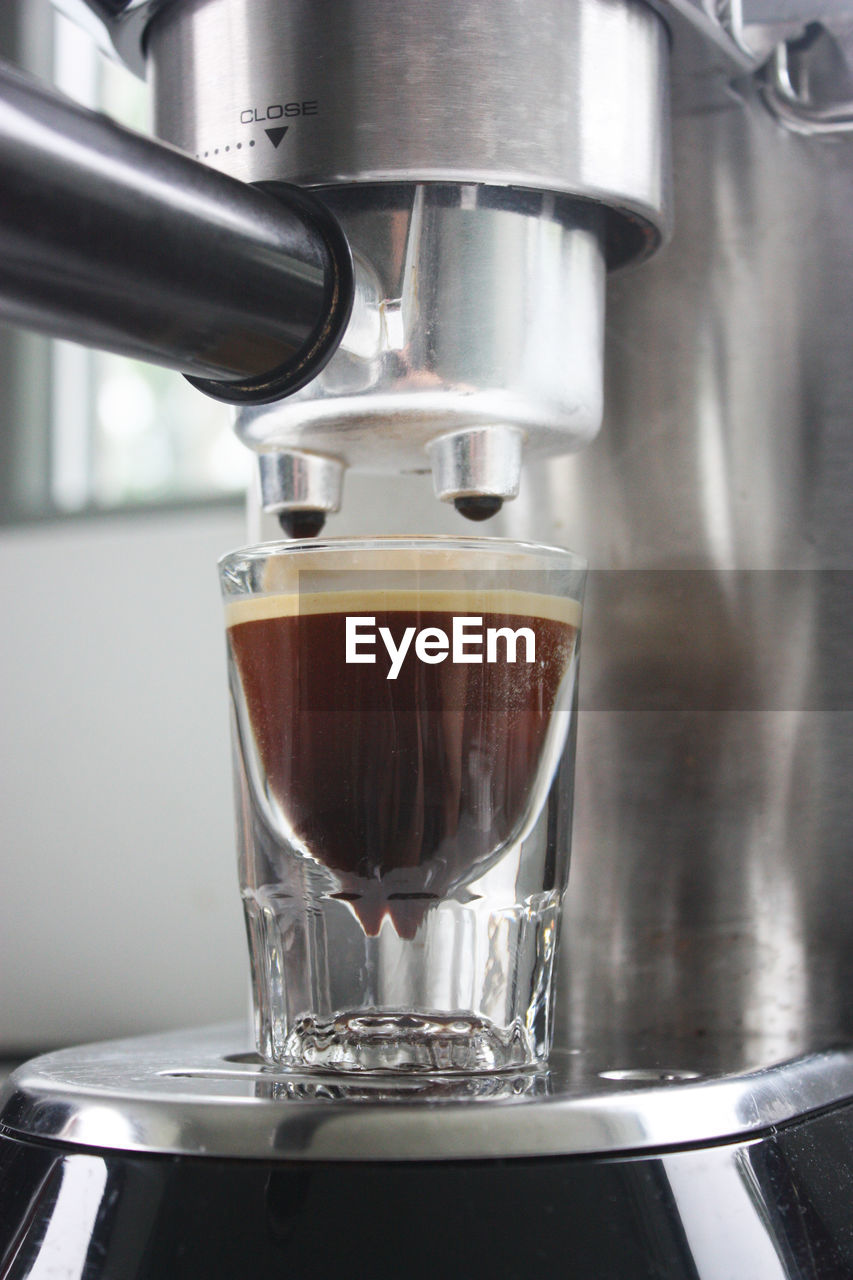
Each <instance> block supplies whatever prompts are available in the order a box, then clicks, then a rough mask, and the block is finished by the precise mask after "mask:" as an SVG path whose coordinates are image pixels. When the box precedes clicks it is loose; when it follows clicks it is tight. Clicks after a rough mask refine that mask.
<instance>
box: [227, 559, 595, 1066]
mask: <svg viewBox="0 0 853 1280" xmlns="http://www.w3.org/2000/svg"><path fill="white" fill-rule="evenodd" d="M220 575H221V584H222V591H223V596H224V600H225V614H226V618H225V621H226V629H227V641H228V663H229V679H230V688H231V699H232V709H233V721H232V723H233V741H234V769H235V780H236V792H237V812H238V843H239V863H240V884H241V890H242V895H243V904H244V908H245V915H246V923H247V931H248V937H249V950H250V953H251V965H252V989H253V995H254V1005H255V1018H256V1035H257V1045H258V1051H259V1052H260V1054H261V1055H262V1056H263V1057H264V1058H265V1059H266V1060H267V1061H269V1062H270V1063H273V1064H277V1065H279V1066H280V1067H282V1068H291V1069H294V1070H297V1071H300V1072H304V1071H321V1072H327V1071H350V1072H365V1071H367V1072H371V1071H373V1072H385V1071H431V1072H442V1073H444V1072H481V1071H500V1070H507V1069H513V1070H514V1069H517V1068H519V1067H527V1066H531V1067H532V1066H536V1065H539V1064H541V1063H542V1062H543V1061H544V1059H545V1058H546V1057H547V1053H548V1050H549V1047H550V1040H551V1023H552V1018H551V988H552V974H553V971H554V956H555V947H556V943H557V936H558V931H559V917H560V910H561V903H562V897H563V893H564V890H565V886H566V880H567V875H568V867H569V852H570V842H571V813H572V790H573V770H574V742H575V707H576V694H575V690H576V677H577V662H578V638H579V631H580V621H581V597H582V590H583V584H584V577H585V570H584V564H583V561H581V560H580V559H579V558H578V557H577V556H575V555H573V554H571V553H570V552H567V551H562V550H559V549H556V548H551V547H540V546H534V545H527V544H522V543H512V542H507V541H503V540H501V539H492V538H458V539H451V538H426V537H423V538H390V537H388V538H364V539H337V540H327V541H313V540H312V541H310V542H308V541H305V542H286V543H271V544H266V545H263V546H258V547H251V548H248V549H245V550H241V551H237V552H234V553H233V554H231V555H228V556H226V557H225V558H224V559H223V560H222V561H221V562H220Z"/></svg>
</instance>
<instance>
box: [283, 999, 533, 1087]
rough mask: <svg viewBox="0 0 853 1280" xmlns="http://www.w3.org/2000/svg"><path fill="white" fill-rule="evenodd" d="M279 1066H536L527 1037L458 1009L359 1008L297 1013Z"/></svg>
mask: <svg viewBox="0 0 853 1280" xmlns="http://www.w3.org/2000/svg"><path fill="white" fill-rule="evenodd" d="M278 1062H279V1065H281V1066H284V1067H289V1068H292V1069H297V1070H300V1071H323V1072H327V1071H375V1072H380V1071H382V1072H384V1071H407V1072H411V1071H432V1072H441V1073H442V1074H444V1073H447V1072H455V1071H459V1072H470V1071H506V1070H508V1069H515V1070H517V1069H518V1068H519V1067H533V1066H536V1065H537V1058H536V1055H535V1051H534V1048H533V1045H532V1043H531V1040H530V1036H529V1035H528V1034H527V1032H526V1030H525V1029H524V1027H522V1026H520V1025H518V1024H516V1025H513V1026H510V1027H507V1028H499V1027H496V1026H494V1025H493V1024H492V1023H491V1022H489V1021H488V1020H487V1019H485V1018H476V1017H470V1016H465V1015H462V1014H449V1015H441V1014H431V1015H424V1014H417V1013H405V1012H397V1013H387V1012H383V1013H379V1012H374V1011H371V1010H369V1009H368V1010H360V1011H358V1012H355V1013H342V1014H339V1015H338V1017H336V1018H335V1019H334V1020H332V1021H330V1022H320V1021H319V1020H318V1019H316V1018H313V1017H303V1018H300V1019H299V1020H298V1021H297V1022H296V1024H295V1026H294V1027H293V1029H292V1030H291V1032H290V1035H289V1036H288V1037H287V1040H286V1042H285V1044H284V1046H283V1051H282V1053H281V1056H280V1057H279V1058H278Z"/></svg>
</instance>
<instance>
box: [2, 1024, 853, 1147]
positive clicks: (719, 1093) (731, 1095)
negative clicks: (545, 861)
mask: <svg viewBox="0 0 853 1280" xmlns="http://www.w3.org/2000/svg"><path fill="white" fill-rule="evenodd" d="M245 1039H246V1031H245V1029H244V1028H242V1027H240V1026H236V1027H219V1028H211V1029H210V1030H207V1031H194V1032H181V1033H177V1034H176V1033H172V1034H169V1035H162V1036H146V1037H142V1038H140V1039H138V1040H124V1041H115V1042H114V1043H111V1044H103V1045H93V1046H88V1047H85V1048H81V1049H68V1050H62V1051H61V1052H59V1053H52V1054H48V1055H47V1056H45V1057H43V1058H37V1059H35V1060H34V1061H33V1062H30V1063H28V1064H27V1065H26V1066H24V1067H21V1068H20V1069H19V1070H18V1071H17V1072H16V1073H15V1074H14V1075H13V1076H12V1077H11V1079H10V1080H9V1082H8V1083H7V1085H6V1089H5V1092H4V1094H3V1099H4V1101H3V1105H2V1110H1V1111H0V1131H2V1132H5V1133H6V1134H8V1135H11V1136H17V1137H19V1138H27V1137H29V1138H37V1139H39V1140H40V1141H61V1142H71V1143H74V1144H76V1145H78V1146H82V1147H99V1148H100V1147H104V1148H110V1149H112V1150H121V1151H137V1152H141V1151H159V1152H174V1153H178V1154H185V1155H206V1156H209V1157H213V1156H222V1157H243V1158H254V1159H259V1158H267V1159H269V1158H275V1159H280V1160H292V1159H299V1160H402V1161H410V1160H436V1159H441V1160H455V1159H466V1160H469V1159H483V1158H492V1157H511V1156H545V1155H578V1154H603V1153H607V1154H614V1153H617V1152H620V1151H641V1150H652V1149H654V1148H656V1147H669V1146H681V1145H687V1144H696V1143H708V1142H719V1141H721V1140H722V1139H732V1140H733V1139H736V1138H742V1137H744V1136H747V1135H750V1134H757V1133H761V1132H762V1131H764V1130H766V1129H768V1128H771V1127H772V1126H775V1125H779V1124H782V1123H785V1122H787V1121H790V1120H792V1119H794V1118H797V1117H800V1116H804V1115H806V1114H808V1113H810V1112H812V1111H818V1110H822V1109H824V1108H826V1107H830V1106H832V1105H833V1104H835V1103H838V1102H840V1101H841V1100H843V1099H845V1098H850V1097H853V1053H851V1052H850V1051H847V1050H843V1049H837V1050H833V1051H829V1052H823V1053H818V1054H813V1055H810V1056H807V1057H804V1058H800V1059H799V1060H796V1061H791V1062H783V1063H780V1064H778V1065H776V1066H772V1067H765V1068H763V1069H761V1070H757V1071H746V1072H743V1073H741V1074H734V1075H725V1076H721V1075H719V1074H716V1073H715V1072H713V1071H706V1070H705V1066H706V1063H703V1061H702V1058H701V1051H698V1050H697V1049H696V1047H695V1046H690V1045H685V1046H682V1052H683V1053H687V1054H691V1055H693V1056H692V1060H690V1061H685V1062H684V1065H683V1066H679V1067H673V1066H672V1061H671V1060H670V1059H669V1058H668V1059H667V1060H666V1062H665V1063H664V1065H663V1068H662V1067H661V1065H660V1064H657V1065H653V1064H650V1063H648V1062H645V1063H644V1062H642V1061H638V1060H637V1055H639V1056H641V1055H642V1048H641V1047H640V1046H635V1047H634V1054H635V1057H634V1059H633V1061H631V1060H630V1059H629V1060H628V1061H627V1062H618V1061H617V1062H613V1061H608V1060H607V1059H602V1057H601V1056H600V1055H601V1052H602V1049H601V1048H600V1047H599V1048H596V1047H594V1046H593V1047H585V1048H584V1049H582V1050H576V1051H574V1052H568V1053H556V1054H555V1055H554V1058H553V1060H552V1062H551V1064H550V1067H549V1070H548V1072H547V1073H535V1072H533V1073H527V1072H518V1073H514V1074H513V1073H502V1074H499V1075H496V1076H489V1075H484V1076H482V1077H470V1076H468V1077H462V1078H461V1079H456V1080H454V1079H450V1078H442V1077H440V1076H437V1077H434V1078H430V1079H428V1080H411V1079H402V1080H401V1079H399V1078H396V1077H390V1078H388V1077H385V1078H383V1077H382V1076H381V1074H380V1075H377V1076H376V1077H375V1078H374V1079H372V1080H370V1079H368V1080H366V1081H365V1080H363V1079H362V1080H357V1081H355V1082H353V1083H351V1084H350V1083H349V1082H347V1081H346V1080H345V1079H344V1078H342V1077H341V1076H336V1077H328V1076H327V1077H323V1076H322V1075H299V1074H297V1073H292V1072H281V1071H278V1070H275V1069H273V1068H271V1067H268V1066H265V1065H264V1064H263V1063H262V1062H261V1061H260V1060H259V1059H257V1058H256V1057H255V1056H254V1055H253V1054H248V1053H242V1052H241V1051H240V1046H241V1044H244V1043H245ZM674 1052H677V1050H674ZM214 1103H215V1105H211V1104H214ZM472 1104H473V1105H472Z"/></svg>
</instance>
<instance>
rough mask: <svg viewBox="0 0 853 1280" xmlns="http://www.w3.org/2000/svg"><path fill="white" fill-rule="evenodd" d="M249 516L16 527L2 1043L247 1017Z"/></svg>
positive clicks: (4, 588)
mask: <svg viewBox="0 0 853 1280" xmlns="http://www.w3.org/2000/svg"><path fill="white" fill-rule="evenodd" d="M245 542H246V537H245V521H244V517H243V515H242V513H241V512H240V511H239V510H234V509H231V510H225V509H223V510H220V511H214V512H211V511H206V512H195V513H186V514H181V515H170V516H151V515H137V516H124V517H117V518H105V519H93V520H85V521H69V522H67V523H56V524H50V525H45V526H38V527H31V528H23V529H16V530H12V531H5V532H0V599H2V600H3V610H2V614H3V618H4V624H3V628H2V639H0V657H2V661H0V1053H3V1052H6V1053H14V1052H28V1051H31V1050H36V1049H40V1048H46V1047H52V1046H55V1045H60V1044H66V1043H76V1042H80V1041H85V1040H91V1039H99V1038H102V1037H106V1036H114V1035H125V1034H134V1033H136V1032H143V1031H146V1030H156V1029H160V1028H167V1027H172V1026H181V1025H190V1024H200V1023H204V1022H210V1021H216V1020H219V1019H222V1018H231V1017H241V1016H244V1014H245V1011H246V1001H247V990H248V987H247V981H248V979H247V961H246V949H245V940H244V935H243V925H242V911H241V907H240V901H239V892H238V887H237V874H236V858H235V853H234V835H233V813H232V799H231V771H230V754H229V740H228V707H227V693H226V680H225V659H224V639H223V634H222V617H221V610H220V602H219V591H218V584H217V577H216V559H217V557H218V556H219V555H221V554H222V553H223V552H225V551H227V550H229V549H231V548H232V547H235V546H239V545H242V544H244V543H245Z"/></svg>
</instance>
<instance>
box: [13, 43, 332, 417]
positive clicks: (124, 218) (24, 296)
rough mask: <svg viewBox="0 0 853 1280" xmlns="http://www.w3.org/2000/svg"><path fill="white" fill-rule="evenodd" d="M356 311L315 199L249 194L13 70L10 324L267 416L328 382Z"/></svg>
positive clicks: (266, 189) (275, 188)
mask: <svg viewBox="0 0 853 1280" xmlns="http://www.w3.org/2000/svg"><path fill="white" fill-rule="evenodd" d="M352 299H353V269H352V258H351V255H350V250H349V246H348V244H347V240H346V237H345V236H344V234H343V232H342V230H341V229H340V227H339V225H338V223H337V222H336V220H335V219H334V217H333V216H332V214H331V213H330V212H329V211H328V210H327V209H326V208H325V206H324V205H323V204H322V203H321V202H320V200H319V199H317V198H316V197H314V196H313V195H311V194H310V193H309V192H306V191H303V190H300V189H298V188H295V187H290V186H287V185H285V184H281V183H277V184H273V185H271V184H265V185H264V186H262V187H256V186H249V185H247V184H245V183H242V182H238V181H237V180H236V179H234V178H230V177H227V176H226V175H224V174H221V173H218V172H217V171H216V170H213V169H210V168H208V167H207V166H206V165H203V164H199V163H198V162H197V161H195V160H192V159H190V158H189V157H188V156H186V155H184V154H183V153H182V152H180V151H177V150H175V149H173V148H171V147H168V146H165V145H163V144H162V143H158V142H154V141H152V140H151V139H149V138H145V137H142V136H141V135H139V134H136V133H134V132H132V131H131V130H129V129H125V128H123V127H121V126H119V125H117V124H115V123H114V122H113V121H111V120H109V119H108V118H107V117H106V116H103V115H100V114H98V113H96V112H93V111H88V110H86V109H85V108H83V107H80V106H78V105H76V104H75V103H73V102H70V101H69V100H68V99H66V98H64V97H62V96H61V95H59V94H57V93H55V92H53V91H51V90H49V89H45V88H44V87H43V86H42V85H40V84H39V83H37V82H36V81H34V80H32V79H31V78H30V77H29V76H25V75H23V74H22V73H21V72H19V71H17V70H16V69H14V68H12V67H10V66H8V65H7V64H4V63H0V318H2V319H4V320H7V321H9V322H11V323H13V324H19V325H22V326H24V327H26V328H33V329H37V330H40V331H41V332H43V333H48V334H51V335H53V336H55V337H61V338H69V339H71V340H73V341H75V342H81V343H84V344H85V345H87V346H93V347H100V348H102V349H103V350H106V351H114V352H118V353H120V354H122V355H128V356H133V357H135V358H137V359H141V360H147V361H149V362H151V363H153V364H159V365H165V366H167V367H168V368H172V369H177V370H179V371H180V372H181V373H184V374H186V375H187V376H188V377H189V379H190V381H191V382H192V383H193V385H195V386H196V387H198V388H199V389H200V390H202V391H204V392H206V393H207V394H208V395H211V396H214V397H215V398H217V399H219V400H224V401H226V402H228V403H230V404H261V403H265V402H268V401H271V400H277V399H279V398H281V397H282V396H285V395H288V394H289V393H291V392H293V391H296V390H298V389H299V388H300V387H302V386H304V385H305V383H307V382H309V381H310V380H311V379H312V378H314V377H315V376H316V375H317V374H318V373H319V372H320V370H321V369H322V368H323V366H324V365H325V364H326V362H327V361H328V360H329V358H330V357H331V356H332V354H333V353H334V351H335V350H336V349H337V346H338V344H339V342H340V339H341V337H342V335H343V332H344V329H345V328H346V325H347V322H348V320H349V315H350V311H351V309H352Z"/></svg>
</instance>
